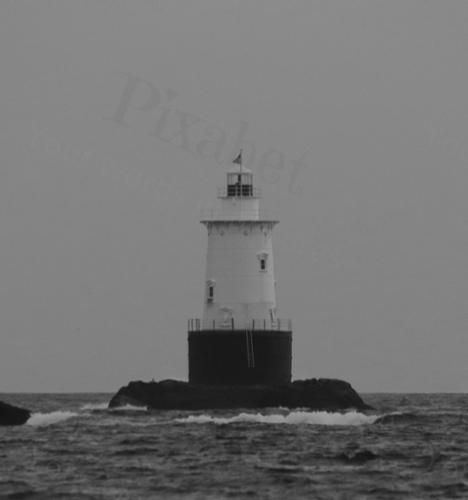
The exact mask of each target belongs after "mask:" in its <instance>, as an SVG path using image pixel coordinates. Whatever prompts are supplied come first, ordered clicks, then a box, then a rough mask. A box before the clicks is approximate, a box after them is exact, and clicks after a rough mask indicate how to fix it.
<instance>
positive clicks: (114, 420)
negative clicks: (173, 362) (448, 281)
mask: <svg viewBox="0 0 468 500" xmlns="http://www.w3.org/2000/svg"><path fill="white" fill-rule="evenodd" d="M362 396H363V399H364V400H365V401H366V402H367V403H368V404H370V405H372V406H373V407H374V408H375V410H374V411H369V412H366V413H360V412H355V411H349V412H346V413H343V414H341V413H326V412H313V411H308V410H306V409H295V410H289V409H286V408H269V409H261V410H260V409H259V410H257V411H253V410H242V409H235V410H229V411H226V410H223V411H197V412H193V411H191V412H185V411H154V412H152V411H147V410H146V409H139V408H133V407H125V408H119V409H113V410H109V409H107V402H108V401H109V399H110V397H111V394H0V400H2V401H5V402H7V403H11V404H16V405H19V406H23V407H26V408H29V409H31V410H32V411H33V412H34V414H33V416H32V417H31V419H30V420H29V421H28V423H27V424H26V425H24V426H20V427H0V498H1V499H6V498H9V499H47V500H49V499H127V498H128V499H140V498H141V499H149V498H156V499H157V498H163V499H166V498H167V499H200V500H201V499H203V500H204V499H223V498H248V499H287V500H291V499H296V498H307V499H317V500H322V499H323V500H325V499H327V500H328V499H330V500H331V499H338V500H360V499H379V500H380V499H406V498H408V499H426V498H434V499H438V500H440V499H445V498H447V499H448V498H463V499H467V498H468V395H465V394H363V395H362ZM380 417H385V418H384V419H383V421H381V423H379V421H378V419H379V418H380Z"/></svg>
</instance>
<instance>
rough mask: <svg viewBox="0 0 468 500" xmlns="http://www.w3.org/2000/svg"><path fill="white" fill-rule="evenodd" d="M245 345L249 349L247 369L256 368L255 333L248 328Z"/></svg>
mask: <svg viewBox="0 0 468 500" xmlns="http://www.w3.org/2000/svg"><path fill="white" fill-rule="evenodd" d="M245 344H246V348H247V367H248V368H255V355H254V347H253V332H252V330H249V329H248V328H246V330H245Z"/></svg>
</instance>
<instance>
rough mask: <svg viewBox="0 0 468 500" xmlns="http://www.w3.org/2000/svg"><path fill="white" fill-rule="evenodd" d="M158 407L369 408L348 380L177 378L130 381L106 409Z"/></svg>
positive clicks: (160, 408) (331, 409) (184, 408)
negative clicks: (275, 383) (233, 381)
mask: <svg viewBox="0 0 468 500" xmlns="http://www.w3.org/2000/svg"><path fill="white" fill-rule="evenodd" d="M128 404H131V405H135V406H147V407H148V408H151V409H158V410H172V409H177V410H202V409H215V408H219V409H220V408H266V407H275V406H283V407H287V408H299V407H303V408H309V409H313V410H326V411H337V410H345V409H348V408H354V409H357V410H366V409H370V407H369V406H368V405H366V404H365V403H364V401H363V400H362V399H361V398H360V396H359V395H358V394H357V392H356V391H355V390H354V389H353V388H352V387H351V385H350V384H349V383H348V382H345V381H343V380H335V379H307V380H296V381H294V382H292V383H290V384H287V385H278V386H273V385H250V386H249V385H233V386H225V385H201V384H189V383H188V382H181V381H177V380H163V381H161V382H141V381H139V382H130V383H129V384H128V385H127V386H125V387H122V388H121V389H120V390H119V391H118V392H117V394H115V395H114V396H113V398H112V399H111V401H110V403H109V407H110V408H115V407H119V406H125V405H128Z"/></svg>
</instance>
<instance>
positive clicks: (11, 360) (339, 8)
mask: <svg viewBox="0 0 468 500" xmlns="http://www.w3.org/2000/svg"><path fill="white" fill-rule="evenodd" d="M467 24H468V2H466V1H465V0H452V1H450V2H440V1H439V0H412V1H408V0H394V1H392V2H388V1H384V0H352V1H350V0H321V1H318V0H312V1H309V0H291V1H288V2H284V1H280V0H255V1H252V2H247V1H242V0H229V1H228V0H196V1H188V0H178V1H169V0H132V1H131V2H129V1H123V0H98V1H97V0H96V1H91V0H83V1H80V2H76V1H72V0H54V1H53V0H34V1H33V0H29V1H25V0H14V1H13V0H4V1H2V2H0V82H1V84H0V392H57V391H59V392H72V391H83V392H86V391H96V392H100V391H109V392H113V391H116V390H117V389H118V388H119V387H120V386H122V385H125V384H127V383H128V382H129V381H130V380H138V379H141V380H150V379H152V378H154V379H156V380H160V379H165V378H178V379H186V378H187V332H186V327H187V319H188V318H190V317H198V316H200V315H201V313H202V301H203V288H204V266H205V251H206V230H205V228H204V227H203V226H202V225H200V224H199V219H200V212H201V210H203V208H206V207H207V206H211V205H212V204H213V203H214V202H215V200H216V194H217V191H216V189H217V186H221V185H223V182H224V173H225V171H226V169H228V168H229V166H230V162H231V161H232V159H233V158H234V157H235V156H236V155H237V153H238V150H239V148H240V147H242V148H243V149H244V158H245V161H246V164H247V166H248V167H250V168H251V169H252V170H253V172H254V178H255V183H256V185H257V186H258V187H260V188H261V189H262V191H263V198H264V199H263V200H262V201H263V206H264V207H265V208H271V209H273V210H274V211H275V212H276V213H277V214H278V216H279V219H280V221H281V222H280V224H279V225H278V226H277V227H276V228H275V231H274V237H273V246H274V254H275V271H276V280H277V299H278V313H279V316H281V317H290V318H292V320H293V377H294V378H308V377H332V378H341V379H345V380H347V381H349V382H350V383H351V384H352V385H353V387H355V388H356V389H357V390H358V391H359V392H460V391H462V392H463V391H465V392H466V390H467V387H468V385H467V383H468V363H467V362H466V359H467V356H468V307H467V303H468V251H467V249H468V196H466V192H467V190H468V162H467V158H468V154H467V153H468V141H467V137H468V99H467V89H468V58H467V56H466V54H468V31H467V29H466V26H467Z"/></svg>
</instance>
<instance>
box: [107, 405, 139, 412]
mask: <svg viewBox="0 0 468 500" xmlns="http://www.w3.org/2000/svg"><path fill="white" fill-rule="evenodd" d="M109 410H111V411H148V407H147V406H133V405H124V406H116V407H114V408H109Z"/></svg>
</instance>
